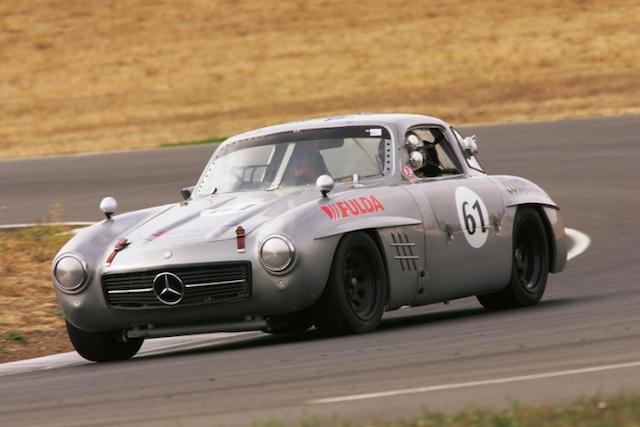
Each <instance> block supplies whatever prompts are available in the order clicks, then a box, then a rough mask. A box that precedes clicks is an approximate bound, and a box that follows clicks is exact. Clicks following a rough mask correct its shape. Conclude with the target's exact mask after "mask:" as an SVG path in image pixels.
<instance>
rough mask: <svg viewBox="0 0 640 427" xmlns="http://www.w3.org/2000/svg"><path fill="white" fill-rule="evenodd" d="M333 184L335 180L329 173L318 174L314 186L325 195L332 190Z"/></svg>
mask: <svg viewBox="0 0 640 427" xmlns="http://www.w3.org/2000/svg"><path fill="white" fill-rule="evenodd" d="M335 185H336V182H335V181H334V180H333V178H331V177H330V176H329V175H320V176H319V177H318V179H316V188H318V190H320V193H322V197H327V194H329V192H330V191H331V190H333V187H334V186H335Z"/></svg>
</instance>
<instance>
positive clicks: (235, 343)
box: [134, 298, 580, 361]
mask: <svg viewBox="0 0 640 427" xmlns="http://www.w3.org/2000/svg"><path fill="white" fill-rule="evenodd" d="M579 300H580V299H579V298H578V299H569V298H559V299H552V300H545V301H541V302H540V303H539V304H538V305H536V306H535V307H528V308H520V309H514V310H504V311H490V310H486V309H484V308H483V307H480V306H477V307H466V308H459V309H443V310H440V311H436V312H428V313H417V314H413V313H412V312H411V311H412V310H411V309H408V310H402V311H400V312H391V313H390V315H391V316H392V317H390V318H385V319H383V321H382V322H381V324H380V326H379V327H378V330H377V331H375V332H372V334H376V333H389V332H393V331H399V330H403V329H408V328H414V327H417V326H425V325H436V324H442V323H446V322H455V321H458V320H460V319H469V318H476V317H492V316H504V315H506V314H507V313H514V314H515V313H517V312H528V311H532V310H538V311H539V310H547V309H553V308H556V307H561V306H566V305H568V304H572V303H575V302H577V301H579ZM416 310H420V309H419V308H418V309H416ZM344 338H348V336H337V337H336V336H326V335H323V334H321V333H319V332H318V331H316V330H315V329H310V330H308V331H306V332H301V333H296V334H286V335H269V334H260V335H258V336H255V335H253V336H247V337H244V336H237V337H233V338H230V339H229V340H224V339H223V340H219V341H216V342H212V343H211V344H210V345H207V344H206V343H203V344H202V345H201V346H199V347H198V348H190V349H168V350H166V351H161V352H158V353H153V354H147V355H140V356H138V357H136V358H135V359H134V360H139V361H143V360H152V359H161V358H165V357H172V356H177V355H194V354H203V353H218V352H227V351H234V350H245V349H256V348H260V347H272V346H278V345H287V344H294V343H295V344H299V343H304V342H311V341H313V342H318V341H320V340H333V339H344Z"/></svg>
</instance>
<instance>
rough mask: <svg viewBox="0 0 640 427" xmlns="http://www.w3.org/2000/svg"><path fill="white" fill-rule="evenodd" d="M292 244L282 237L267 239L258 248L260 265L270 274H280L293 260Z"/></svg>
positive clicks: (294, 252) (293, 249)
mask: <svg viewBox="0 0 640 427" xmlns="http://www.w3.org/2000/svg"><path fill="white" fill-rule="evenodd" d="M295 254H296V251H295V248H294V247H293V243H291V241H290V240H289V239H287V238H286V237H284V236H278V235H275V236H270V237H267V238H266V239H265V240H264V242H263V243H262V246H261V247H260V260H261V261H262V265H264V267H265V268H266V269H267V270H269V271H270V272H272V273H282V272H284V271H285V270H286V269H287V268H289V267H290V266H291V265H292V264H293V261H294V259H295Z"/></svg>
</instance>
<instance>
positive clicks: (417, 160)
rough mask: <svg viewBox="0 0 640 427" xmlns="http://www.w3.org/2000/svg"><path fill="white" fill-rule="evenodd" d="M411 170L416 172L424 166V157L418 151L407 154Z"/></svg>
mask: <svg viewBox="0 0 640 427" xmlns="http://www.w3.org/2000/svg"><path fill="white" fill-rule="evenodd" d="M409 163H410V164H411V169H413V170H414V171H415V170H418V169H420V168H421V167H422V166H423V165H424V156H423V155H422V153H421V152H420V151H413V152H411V153H410V154H409Z"/></svg>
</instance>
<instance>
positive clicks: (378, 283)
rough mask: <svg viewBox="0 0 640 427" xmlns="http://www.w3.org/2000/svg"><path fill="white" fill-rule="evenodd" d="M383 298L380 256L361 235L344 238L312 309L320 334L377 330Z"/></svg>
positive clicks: (371, 241) (370, 241) (365, 236)
mask: <svg viewBox="0 0 640 427" xmlns="http://www.w3.org/2000/svg"><path fill="white" fill-rule="evenodd" d="M386 298H387V280H386V274H385V269H384V265H383V260H382V256H381V255H380V252H379V251H378V247H377V246H376V244H375V242H374V241H373V239H372V238H371V237H370V236H369V235H368V234H367V233H364V232H356V233H350V234H347V235H346V236H344V237H343V238H342V240H341V241H340V243H339V244H338V248H337V250H336V253H335V255H334V258H333V264H332V266H331V272H330V274H329V281H328V283H327V286H326V288H325V290H324V293H323V294H322V296H321V297H320V300H319V301H318V302H317V303H316V305H315V306H314V307H313V314H314V323H315V326H316V328H317V329H318V330H319V331H320V332H323V333H328V334H345V333H363V332H369V331H372V330H374V329H376V328H377V327H378V324H379V323H380V320H381V319H382V315H383V313H384V307H385V304H386Z"/></svg>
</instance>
